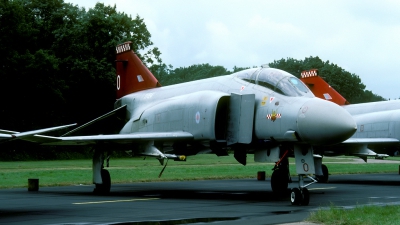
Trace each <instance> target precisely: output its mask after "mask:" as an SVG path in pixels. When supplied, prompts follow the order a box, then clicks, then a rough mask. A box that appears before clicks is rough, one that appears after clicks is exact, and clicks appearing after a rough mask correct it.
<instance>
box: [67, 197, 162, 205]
mask: <svg viewBox="0 0 400 225" xmlns="http://www.w3.org/2000/svg"><path fill="white" fill-rule="evenodd" d="M158 199H159V198H135V199H125V200H110V201H98V202H76V203H72V204H73V205H89V204H104V203H118V202H136V201H150V200H158Z"/></svg>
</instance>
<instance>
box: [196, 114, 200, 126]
mask: <svg viewBox="0 0 400 225" xmlns="http://www.w3.org/2000/svg"><path fill="white" fill-rule="evenodd" d="M195 118H196V123H197V124H199V123H200V112H197V113H196V117H195Z"/></svg>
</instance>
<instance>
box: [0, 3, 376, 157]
mask: <svg viewBox="0 0 400 225" xmlns="http://www.w3.org/2000/svg"><path fill="white" fill-rule="evenodd" d="M126 41H132V43H133V49H134V50H135V52H136V53H137V54H138V56H139V57H140V58H141V59H142V60H143V61H144V62H145V64H147V65H148V67H149V69H150V70H151V71H152V72H153V74H155V76H156V77H157V78H158V79H159V81H160V83H161V84H162V85H171V84H176V83H181V82H187V81H192V80H197V79H203V78H209V77H214V76H220V75H226V74H231V73H233V72H237V71H240V70H243V69H246V68H239V67H234V68H233V69H232V70H228V69H226V68H224V67H222V66H213V65H210V64H198V65H192V66H189V67H180V68H175V69H174V68H173V66H172V65H166V64H165V63H163V61H162V59H161V52H160V51H159V49H158V48H157V47H155V46H154V45H153V43H152V41H151V34H150V32H149V31H148V30H147V27H146V24H145V23H144V21H143V18H141V17H139V15H137V16H135V17H132V16H130V15H127V14H125V13H123V12H118V11H117V10H116V6H115V5H114V6H106V5H104V4H102V3H97V4H96V5H95V6H94V7H93V8H90V9H88V10H86V9H84V8H81V7H79V6H77V5H72V4H71V3H65V2H64V1H63V0H1V1H0V96H1V97H0V99H1V100H0V104H1V108H0V118H1V120H0V129H8V130H15V131H27V130H34V129H40V128H44V127H51V126H58V125H62V124H69V123H78V124H83V123H85V122H87V121H90V120H92V119H94V118H96V117H98V116H100V115H102V114H104V113H106V112H109V111H110V110H112V109H113V104H114V101H115V96H116V95H115V88H116V87H115V64H114V60H115V46H116V45H118V44H120V43H123V42H126ZM141 52H142V54H140V53H141ZM270 67H275V68H280V69H283V70H286V71H288V72H290V73H292V74H294V75H296V76H299V75H300V72H301V71H302V70H307V69H312V68H317V69H319V71H320V73H321V74H323V76H324V78H325V79H326V80H327V81H328V82H329V83H330V84H331V85H332V86H333V87H334V88H335V89H336V90H337V91H339V92H340V93H341V94H343V96H344V97H345V98H347V99H348V100H349V101H350V102H351V103H357V102H366V101H378V100H384V99H383V98H382V97H380V96H377V95H375V94H373V93H372V92H370V91H367V90H365V85H364V84H362V82H361V79H360V78H359V77H358V76H357V75H355V74H351V73H350V72H347V71H345V70H344V69H342V68H340V67H339V66H337V65H334V64H332V63H329V61H327V62H323V61H322V60H321V59H319V58H318V57H310V58H306V59H304V60H295V59H291V58H288V59H281V60H277V61H274V62H272V63H270ZM7 146H8V145H3V146H2V149H7V148H11V149H14V147H11V145H10V147H7ZM23 146H25V145H23ZM3 152H4V151H3ZM8 153H10V152H8ZM8 153H0V159H1V158H2V154H3V156H4V154H8ZM41 157H45V156H38V157H36V158H41Z"/></svg>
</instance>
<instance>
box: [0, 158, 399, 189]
mask: <svg viewBox="0 0 400 225" xmlns="http://www.w3.org/2000/svg"><path fill="white" fill-rule="evenodd" d="M247 161H248V163H247V165H246V166H243V165H241V164H239V163H238V162H236V160H235V159H234V158H233V156H223V157H217V156H215V155H209V154H204V155H196V156H192V157H188V159H187V161H186V162H176V161H173V160H169V161H168V165H167V168H166V169H165V171H164V173H163V175H162V177H161V178H158V175H159V173H160V172H161V170H162V168H163V166H161V165H160V163H159V162H158V160H156V159H154V158H147V159H146V160H143V158H120V159H111V160H110V167H109V168H108V170H109V171H110V174H111V179H112V182H113V183H130V182H148V181H167V180H168V181H170V180H175V181H178V180H204V179H235V178H256V175H257V172H258V171H265V172H266V176H271V174H272V168H273V166H274V164H273V163H255V162H253V159H252V157H250V156H249V157H248V160H247ZM382 162H385V163H373V164H371V163H354V158H353V157H341V158H330V157H325V158H324V164H326V165H327V166H328V168H329V173H330V174H349V173H386V172H398V170H399V164H400V162H398V161H387V160H386V161H382ZM388 162H390V163H388ZM91 163H92V162H91V160H61V161H18V162H0V179H1V180H2V182H1V183H0V188H13V187H26V186H27V180H28V179H29V178H39V179H40V186H60V185H76V184H91V183H92V182H91V181H92V164H91ZM290 163H291V164H294V160H293V159H290ZM290 169H291V174H293V175H295V174H296V173H295V167H294V165H293V166H291V167H290Z"/></svg>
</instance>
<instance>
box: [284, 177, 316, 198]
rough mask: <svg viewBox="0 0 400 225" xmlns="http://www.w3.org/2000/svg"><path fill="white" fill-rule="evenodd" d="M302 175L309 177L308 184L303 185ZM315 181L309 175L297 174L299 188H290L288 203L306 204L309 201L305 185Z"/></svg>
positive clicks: (308, 193)
mask: <svg viewBox="0 0 400 225" xmlns="http://www.w3.org/2000/svg"><path fill="white" fill-rule="evenodd" d="M304 176H306V177H308V178H310V179H311V182H310V183H309V184H306V185H304ZM314 183H317V180H315V179H314V178H312V177H311V176H309V175H304V174H299V188H292V189H291V191H290V203H291V204H292V205H308V204H309V203H310V192H309V191H308V189H307V187H308V186H310V185H311V184H314Z"/></svg>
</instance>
